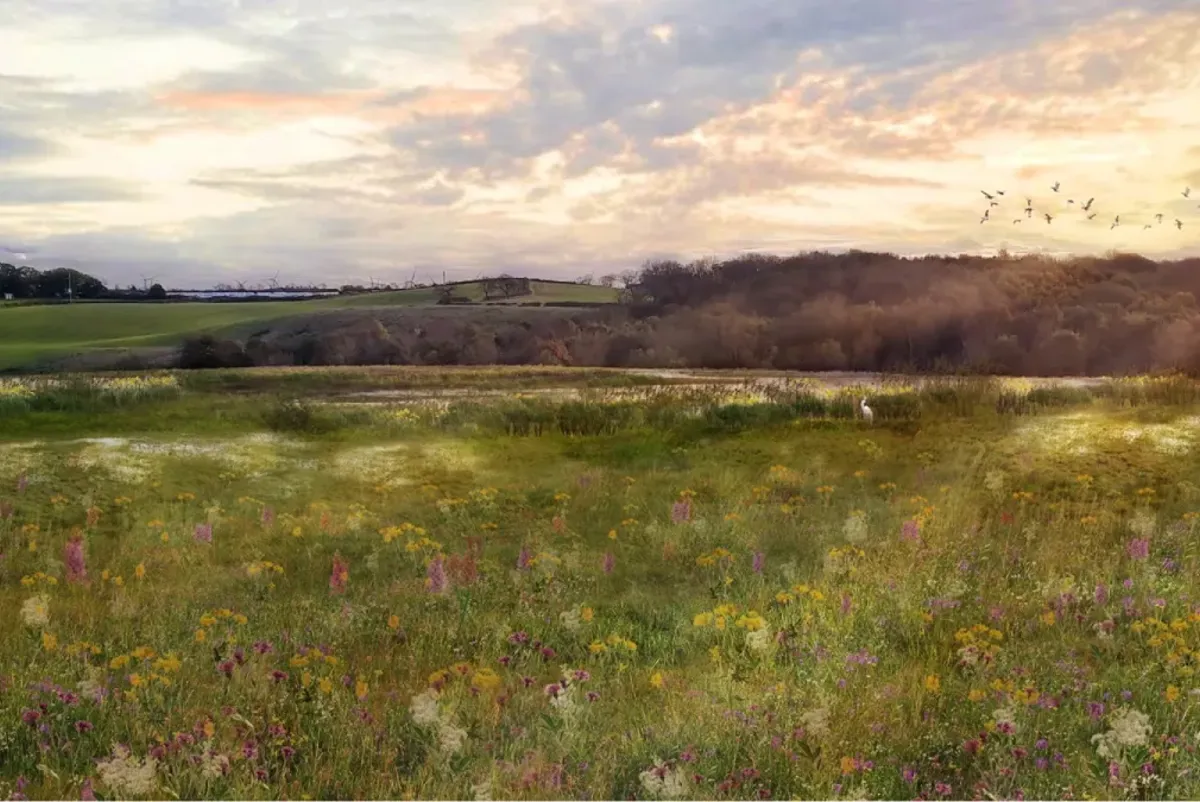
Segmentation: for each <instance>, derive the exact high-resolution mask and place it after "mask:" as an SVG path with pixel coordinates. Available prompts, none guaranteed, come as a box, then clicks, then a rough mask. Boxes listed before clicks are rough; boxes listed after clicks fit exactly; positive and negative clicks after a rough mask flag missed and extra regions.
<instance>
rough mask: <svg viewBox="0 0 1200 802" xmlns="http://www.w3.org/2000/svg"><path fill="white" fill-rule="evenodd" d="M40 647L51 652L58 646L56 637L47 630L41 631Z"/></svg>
mask: <svg viewBox="0 0 1200 802" xmlns="http://www.w3.org/2000/svg"><path fill="white" fill-rule="evenodd" d="M42 648H43V649H45V650H46V651H48V652H52V651H54V650H55V649H57V648H58V638H57V637H56V636H54V635H51V634H50V633H49V632H43V633H42Z"/></svg>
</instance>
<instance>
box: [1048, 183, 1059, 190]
mask: <svg viewBox="0 0 1200 802" xmlns="http://www.w3.org/2000/svg"><path fill="white" fill-rule="evenodd" d="M1058 187H1059V182H1057V181H1055V182H1054V186H1052V187H1050V189H1052V190H1054V191H1055V192H1058Z"/></svg>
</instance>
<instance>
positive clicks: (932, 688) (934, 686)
mask: <svg viewBox="0 0 1200 802" xmlns="http://www.w3.org/2000/svg"><path fill="white" fill-rule="evenodd" d="M925 690H927V691H929V692H930V693H941V692H942V679H941V677H939V676H938V675H937V674H929V675H927V676H926V677H925Z"/></svg>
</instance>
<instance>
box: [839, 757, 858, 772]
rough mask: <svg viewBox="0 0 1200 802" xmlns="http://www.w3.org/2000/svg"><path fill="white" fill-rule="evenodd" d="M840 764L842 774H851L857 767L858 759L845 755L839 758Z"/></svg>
mask: <svg viewBox="0 0 1200 802" xmlns="http://www.w3.org/2000/svg"><path fill="white" fill-rule="evenodd" d="M840 765H841V769H842V774H853V773H854V770H855V769H856V768H857V767H858V761H856V760H855V759H854V758H852V757H848V756H847V757H844V758H842V759H841V761H840Z"/></svg>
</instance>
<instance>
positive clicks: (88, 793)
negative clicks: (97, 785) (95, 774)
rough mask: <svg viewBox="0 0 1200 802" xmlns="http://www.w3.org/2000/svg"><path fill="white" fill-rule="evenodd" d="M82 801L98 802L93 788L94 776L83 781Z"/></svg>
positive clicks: (80, 795)
mask: <svg viewBox="0 0 1200 802" xmlns="http://www.w3.org/2000/svg"><path fill="white" fill-rule="evenodd" d="M79 799H80V802H96V792H95V791H93V790H92V778H91V777H89V778H87V779H86V780H84V781H83V785H82V786H81V787H80V789H79Z"/></svg>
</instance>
